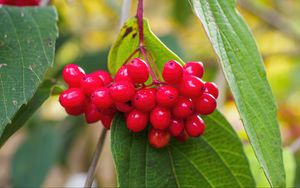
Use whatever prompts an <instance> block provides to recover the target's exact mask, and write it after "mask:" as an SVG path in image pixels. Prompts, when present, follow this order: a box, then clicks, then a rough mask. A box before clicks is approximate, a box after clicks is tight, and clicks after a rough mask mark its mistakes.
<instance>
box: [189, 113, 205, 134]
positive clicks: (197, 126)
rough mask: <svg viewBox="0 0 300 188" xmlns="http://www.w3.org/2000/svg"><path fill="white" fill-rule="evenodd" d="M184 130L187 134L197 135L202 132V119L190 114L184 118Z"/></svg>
mask: <svg viewBox="0 0 300 188" xmlns="http://www.w3.org/2000/svg"><path fill="white" fill-rule="evenodd" d="M185 130H186V132H187V134H188V135H190V136H192V137H198V136H200V135H202V134H203V133H204V130H205V124H204V121H203V120H202V119H201V117H200V116H198V115H192V116H190V117H188V118H187V119H186V123H185Z"/></svg>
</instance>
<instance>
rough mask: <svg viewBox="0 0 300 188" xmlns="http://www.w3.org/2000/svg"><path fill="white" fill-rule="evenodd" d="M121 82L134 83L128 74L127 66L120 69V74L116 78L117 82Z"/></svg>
mask: <svg viewBox="0 0 300 188" xmlns="http://www.w3.org/2000/svg"><path fill="white" fill-rule="evenodd" d="M120 81H128V82H133V81H132V79H131V78H130V76H129V74H128V69H127V66H126V65H123V66H122V67H120V69H119V70H118V72H117V74H116V76H115V82H120Z"/></svg>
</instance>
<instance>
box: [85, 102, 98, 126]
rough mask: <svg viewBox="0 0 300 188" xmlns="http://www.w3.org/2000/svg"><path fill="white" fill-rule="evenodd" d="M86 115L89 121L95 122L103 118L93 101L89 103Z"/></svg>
mask: <svg viewBox="0 0 300 188" xmlns="http://www.w3.org/2000/svg"><path fill="white" fill-rule="evenodd" d="M84 115H85V120H86V122H87V123H95V122H97V121H99V120H100V119H101V118H102V114H101V112H100V111H99V110H98V108H97V107H96V105H94V104H92V103H90V104H88V105H87V107H86V109H85V111H84Z"/></svg>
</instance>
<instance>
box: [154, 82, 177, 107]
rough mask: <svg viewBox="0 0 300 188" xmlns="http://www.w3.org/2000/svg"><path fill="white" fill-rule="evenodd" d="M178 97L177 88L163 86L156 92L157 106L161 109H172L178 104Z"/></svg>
mask: <svg viewBox="0 0 300 188" xmlns="http://www.w3.org/2000/svg"><path fill="white" fill-rule="evenodd" d="M178 95H179V93H178V90H177V89H176V88H174V87H172V86H169V85H165V86H161V87H160V88H158V89H157V92H156V101H157V104H158V105H159V106H161V107H165V108H170V107H172V106H174V105H175V104H176V102H177V99H178Z"/></svg>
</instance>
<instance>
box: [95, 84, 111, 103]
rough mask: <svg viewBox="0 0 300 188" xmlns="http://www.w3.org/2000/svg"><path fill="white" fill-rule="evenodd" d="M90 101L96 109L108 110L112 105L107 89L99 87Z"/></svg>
mask: <svg viewBox="0 0 300 188" xmlns="http://www.w3.org/2000/svg"><path fill="white" fill-rule="evenodd" d="M91 101H92V103H93V104H95V105H96V106H97V107H98V108H109V107H111V106H112V105H113V100H112V98H111V97H110V93H109V89H108V88H106V87H100V88H99V89H97V90H96V91H94V92H93V93H92V95H91Z"/></svg>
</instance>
